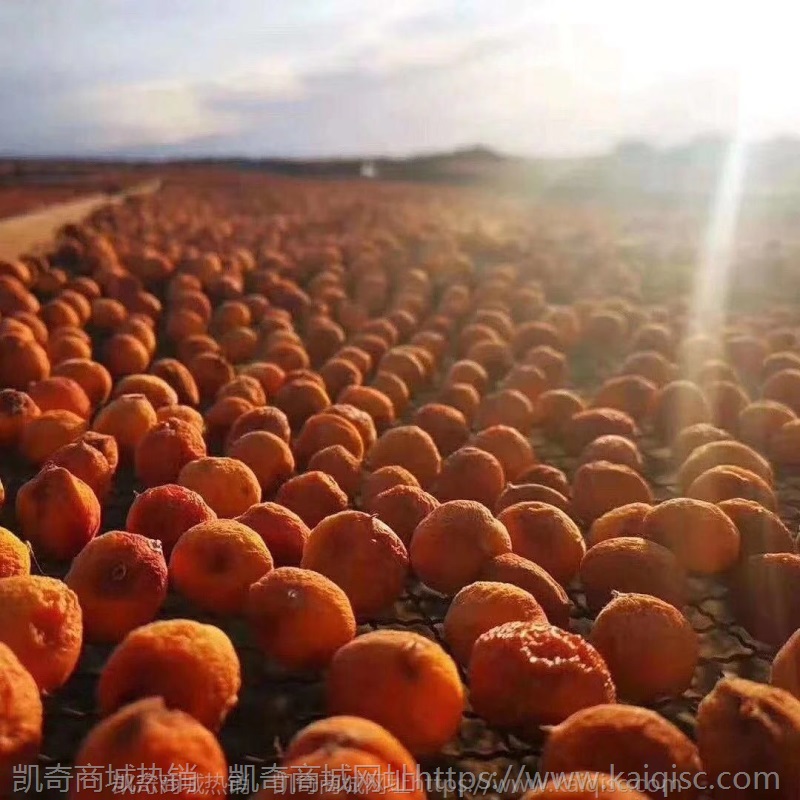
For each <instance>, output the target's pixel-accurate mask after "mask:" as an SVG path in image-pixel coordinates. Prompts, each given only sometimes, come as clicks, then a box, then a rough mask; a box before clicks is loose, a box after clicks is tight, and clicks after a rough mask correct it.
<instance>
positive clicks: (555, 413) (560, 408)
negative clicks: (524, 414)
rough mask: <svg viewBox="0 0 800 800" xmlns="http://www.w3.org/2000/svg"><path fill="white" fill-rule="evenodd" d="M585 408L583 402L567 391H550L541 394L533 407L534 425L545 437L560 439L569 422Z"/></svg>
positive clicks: (573, 393)
mask: <svg viewBox="0 0 800 800" xmlns="http://www.w3.org/2000/svg"><path fill="white" fill-rule="evenodd" d="M584 408H585V405H584V402H583V400H581V398H580V397H578V395H577V394H575V392H572V391H569V390H567V389H551V390H549V391H547V392H544V393H542V394H541V395H540V396H539V399H538V400H537V401H536V405H535V407H534V424H535V425H536V426H537V427H539V428H541V429H542V431H543V432H544V434H545V436H548V437H550V438H554V439H555V438H560V437H561V436H563V435H564V433H565V431H566V429H567V426H568V425H569V422H570V420H571V419H572V417H573V416H575V414H579V413H580V412H581V411H583V410H584Z"/></svg>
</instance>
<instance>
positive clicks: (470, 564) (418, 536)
mask: <svg viewBox="0 0 800 800" xmlns="http://www.w3.org/2000/svg"><path fill="white" fill-rule="evenodd" d="M510 552H511V538H510V537H509V535H508V531H507V530H506V528H505V525H503V523H502V522H500V521H499V520H497V519H495V518H494V517H493V516H492V514H491V512H490V511H489V510H488V509H487V508H486V507H485V506H484V505H482V504H481V503H478V502H475V501H472V500H453V501H450V502H447V503H442V505H440V506H437V507H436V508H435V509H433V511H431V513H430V514H428V516H427V517H425V519H423V520H422V522H420V524H419V525H417V528H416V530H415V531H414V535H413V536H412V537H411V547H410V550H409V555H410V556H411V567H412V569H413V570H414V572H415V573H416V575H417V577H418V578H419V579H420V580H421V581H422V582H423V583H424V584H425V585H426V586H429V587H430V588H431V589H434V590H435V591H437V592H441V593H442V594H455V593H456V592H457V591H458V590H459V589H461V588H463V587H464V586H466V585H467V584H468V583H473V582H474V581H476V580H477V579H478V576H479V575H480V574H481V572H482V571H483V569H484V567H485V565H486V564H487V562H488V561H490V560H491V559H492V558H494V557H495V556H498V555H502V554H503V553H510Z"/></svg>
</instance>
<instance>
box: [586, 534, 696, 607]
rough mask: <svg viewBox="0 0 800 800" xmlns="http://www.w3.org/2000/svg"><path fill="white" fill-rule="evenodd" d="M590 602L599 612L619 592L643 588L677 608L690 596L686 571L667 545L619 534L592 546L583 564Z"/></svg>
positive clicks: (644, 590)
mask: <svg viewBox="0 0 800 800" xmlns="http://www.w3.org/2000/svg"><path fill="white" fill-rule="evenodd" d="M580 580H581V583H582V584H583V588H584V591H585V592H586V603H587V605H588V606H589V608H590V609H591V610H592V611H594V612H597V611H599V610H600V609H601V608H602V607H603V606H605V605H606V604H607V603H608V602H609V601H610V600H611V599H612V597H613V595H614V593H615V592H634V593H635V592H640V593H645V594H651V595H653V596H654V597H658V598H660V599H662V600H664V601H665V602H667V603H669V604H670V605H673V606H675V608H677V609H683V607H684V606H685V605H686V603H687V602H688V599H689V585H688V581H687V577H686V572H685V570H684V569H683V567H682V566H681V565H680V563H679V562H678V560H677V558H676V557H675V556H674V555H673V553H671V552H670V551H669V550H667V548H666V547H663V546H662V545H659V544H656V543H655V542H651V541H648V540H646V539H641V538H639V537H636V536H618V537H615V538H613V539H606V540H604V541H601V542H598V543H597V544H595V545H593V546H592V547H590V548H589V550H588V551H587V553H586V555H585V556H584V557H583V560H582V561H581V566H580Z"/></svg>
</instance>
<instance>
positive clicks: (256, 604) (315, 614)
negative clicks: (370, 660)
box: [245, 567, 356, 669]
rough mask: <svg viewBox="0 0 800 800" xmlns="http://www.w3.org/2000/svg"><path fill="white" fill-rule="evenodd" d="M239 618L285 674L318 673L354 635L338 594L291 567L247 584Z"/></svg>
mask: <svg viewBox="0 0 800 800" xmlns="http://www.w3.org/2000/svg"><path fill="white" fill-rule="evenodd" d="M245 614H246V616H247V621H248V625H249V626H250V629H251V631H252V632H253V634H254V636H255V638H256V640H257V642H258V644H259V647H260V648H261V649H262V650H263V651H264V653H265V654H266V655H267V656H268V657H269V658H272V659H274V660H275V661H276V662H277V663H279V664H280V665H281V666H283V667H285V668H287V669H316V668H320V667H324V666H326V665H327V664H328V663H329V662H330V660H331V659H332V658H333V656H334V654H335V653H336V651H337V650H338V649H339V648H340V647H343V646H344V645H345V644H347V642H349V641H350V640H351V639H352V638H353V637H354V636H355V635H356V621H355V617H354V616H353V609H352V608H351V607H350V601H349V600H348V598H347V595H346V594H345V593H344V592H343V591H342V589H340V588H339V587H338V586H337V585H336V584H335V583H334V582H333V581H331V580H329V579H328V578H326V577H325V576H324V575H321V574H319V573H318V572H313V571H311V570H307V569H298V568H297V567H279V568H278V569H275V570H272V571H271V572H268V573H267V574H266V575H264V576H263V577H262V578H260V579H259V580H257V581H256V582H255V583H253V584H252V586H251V587H250V589H249V592H248V597H247V602H246V604H245Z"/></svg>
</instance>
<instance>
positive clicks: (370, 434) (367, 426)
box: [325, 403, 378, 453]
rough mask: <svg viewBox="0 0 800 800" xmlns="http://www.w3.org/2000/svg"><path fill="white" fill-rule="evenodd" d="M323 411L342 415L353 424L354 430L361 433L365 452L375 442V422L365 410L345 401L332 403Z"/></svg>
mask: <svg viewBox="0 0 800 800" xmlns="http://www.w3.org/2000/svg"><path fill="white" fill-rule="evenodd" d="M325 413H326V414H336V415H337V416H339V417H344V418H345V419H346V420H347V421H348V422H349V423H351V424H352V425H354V426H355V428H356V430H357V431H358V432H359V433H360V434H361V440H362V441H363V442H364V452H365V453H366V452H367V451H368V450H369V449H370V448H371V447H372V445H374V444H375V442H376V440H377V438H378V433H377V431H376V429H375V423H374V422H373V420H372V417H371V416H370V415H369V414H368V413H367V412H366V411H363V410H362V409H360V408H356V407H355V406H351V405H348V404H347V403H334V404H333V405H332V406H330V407H328V408H326V409H325Z"/></svg>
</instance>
